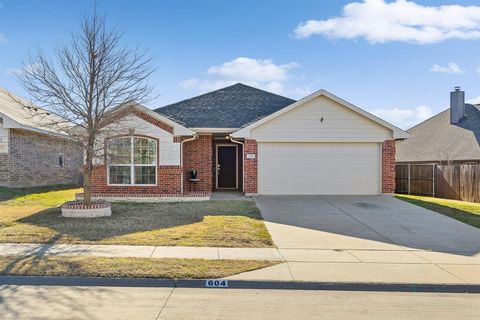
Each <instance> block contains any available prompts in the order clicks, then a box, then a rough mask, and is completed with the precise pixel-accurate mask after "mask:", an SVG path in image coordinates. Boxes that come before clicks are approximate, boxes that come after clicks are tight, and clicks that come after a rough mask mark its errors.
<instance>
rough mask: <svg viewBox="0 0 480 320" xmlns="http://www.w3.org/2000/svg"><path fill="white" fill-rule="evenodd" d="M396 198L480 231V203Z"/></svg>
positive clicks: (419, 197) (404, 196)
mask: <svg viewBox="0 0 480 320" xmlns="http://www.w3.org/2000/svg"><path fill="white" fill-rule="evenodd" d="M395 198H397V199H400V200H403V201H406V202H409V203H412V204H414V205H417V206H420V207H423V208H425V209H429V210H432V211H435V212H438V213H440V214H443V215H445V216H448V217H450V218H453V219H455V220H458V221H461V222H463V223H466V224H469V225H471V226H473V227H476V228H479V229H480V203H473V202H466V201H459V200H450V199H442V198H432V197H422V196H412V195H405V194H397V195H395Z"/></svg>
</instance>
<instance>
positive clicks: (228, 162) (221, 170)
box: [216, 145, 238, 189]
mask: <svg viewBox="0 0 480 320" xmlns="http://www.w3.org/2000/svg"><path fill="white" fill-rule="evenodd" d="M237 147H238V146H236V145H217V168H216V169H217V189H236V188H237V159H238V157H237V154H238V153H237Z"/></svg>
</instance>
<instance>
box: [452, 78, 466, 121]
mask: <svg viewBox="0 0 480 320" xmlns="http://www.w3.org/2000/svg"><path fill="white" fill-rule="evenodd" d="M463 118H465V92H464V91H461V90H460V87H459V86H457V87H455V88H454V91H452V92H450V123H451V124H455V123H459V122H460V121H461V120H462V119H463Z"/></svg>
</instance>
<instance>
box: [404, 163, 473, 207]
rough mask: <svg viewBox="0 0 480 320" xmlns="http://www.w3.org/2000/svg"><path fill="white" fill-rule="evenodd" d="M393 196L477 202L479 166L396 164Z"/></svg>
mask: <svg viewBox="0 0 480 320" xmlns="http://www.w3.org/2000/svg"><path fill="white" fill-rule="evenodd" d="M395 171H396V178H395V182H396V187H395V192H396V193H405V194H413V195H424V196H432V197H438V198H446V199H455V200H462V201H470V202H480V164H478V163H472V164H449V165H440V164H397V165H396V166H395Z"/></svg>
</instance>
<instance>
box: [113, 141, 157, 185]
mask: <svg viewBox="0 0 480 320" xmlns="http://www.w3.org/2000/svg"><path fill="white" fill-rule="evenodd" d="M126 138H128V139H130V163H111V161H110V157H109V152H110V151H109V150H110V149H109V148H110V143H111V142H112V141H114V140H116V139H126ZM134 139H143V140H147V141H152V142H153V143H154V145H155V159H154V161H153V163H151V164H141V163H135V161H134V158H135V153H134V152H135V144H134V142H135V140H134ZM106 151H107V154H106V157H105V159H106V164H107V165H106V170H107V185H109V186H124V187H125V186H156V185H157V183H158V181H157V166H158V165H157V164H158V141H157V139H153V138H149V137H146V136H141V135H132V136H117V137H112V138H109V139H107V141H106ZM111 167H129V168H130V183H110V168H111ZM138 167H152V168H154V177H155V183H150V184H147V183H135V168H138Z"/></svg>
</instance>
